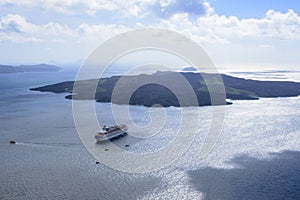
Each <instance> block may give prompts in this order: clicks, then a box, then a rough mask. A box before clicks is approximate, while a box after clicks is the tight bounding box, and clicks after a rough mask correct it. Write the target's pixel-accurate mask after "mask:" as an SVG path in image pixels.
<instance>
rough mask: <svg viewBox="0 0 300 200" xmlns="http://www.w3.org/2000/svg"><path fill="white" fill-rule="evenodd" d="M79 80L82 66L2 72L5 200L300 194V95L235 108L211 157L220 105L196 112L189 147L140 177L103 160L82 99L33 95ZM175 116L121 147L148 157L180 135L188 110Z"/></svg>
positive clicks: (0, 187) (136, 115) (135, 109)
mask: <svg viewBox="0 0 300 200" xmlns="http://www.w3.org/2000/svg"><path fill="white" fill-rule="evenodd" d="M74 76H75V72H74V71H67V72H66V71H63V72H53V73H26V74H25V73H24V74H9V75H0V91H1V92H0V99H1V101H0V119H1V130H0V161H1V164H0V181H1V184H0V199H22V200H24V199H225V200H227V199H228V200H229V199H298V198H299V197H300V170H299V169H300V109H299V108H300V101H299V100H300V97H293V98H276V99H261V100H258V101H234V104H233V105H231V106H226V107H225V109H226V117H225V121H224V126H223V131H222V134H221V136H220V138H219V140H218V142H217V144H216V145H215V147H214V149H213V150H212V151H211V153H210V154H208V156H207V157H206V158H205V159H199V156H198V152H199V146H201V145H202V144H203V138H204V137H205V133H206V132H207V129H208V128H209V122H210V121H209V120H210V117H209V116H210V112H211V108H210V107H201V108H191V109H190V112H191V115H190V121H191V122H194V121H195V120H196V119H195V118H194V115H193V113H195V112H201V113H202V115H201V116H202V118H201V123H202V126H201V128H200V129H199V134H198V135H197V136H196V137H195V139H194V141H193V143H192V145H191V146H190V148H189V149H188V151H187V152H186V153H185V154H184V155H183V156H182V157H181V158H180V159H178V160H177V161H176V162H175V163H173V164H172V165H170V166H168V167H166V168H164V169H161V170H158V171H154V172H150V173H142V174H132V173H125V172H120V171H117V170H114V169H111V168H109V167H107V166H105V165H103V164H101V163H100V164H95V161H96V160H95V158H93V157H92V156H91V155H90V154H89V153H88V152H87V150H86V149H85V148H84V146H83V145H82V143H81V142H80V140H79V137H78V134H77V132H76V129H75V125H74V122H73V115H72V103H71V101H69V100H65V99H64V94H52V93H39V92H31V91H29V88H30V87H35V86H40V85H44V84H50V83H56V82H60V81H65V80H72V79H73V78H74ZM299 80H300V79H299ZM110 106H111V105H110V104H103V103H97V104H96V111H97V115H98V118H99V120H100V121H102V122H105V123H109V122H110V121H112V120H113V119H112V116H111V115H109V114H107V113H105V111H106V110H109V109H110ZM157 109H163V108H157ZM152 111H157V110H149V109H148V108H145V107H139V106H131V107H130V113H131V116H132V120H133V121H134V122H136V123H137V124H141V125H146V124H148V123H150V118H149V112H152ZM166 113H167V115H166V116H167V123H166V124H167V125H166V127H167V130H169V131H166V132H165V133H164V134H160V135H157V136H156V137H154V138H151V139H148V140H133V139H131V138H130V137H127V136H126V137H123V138H121V139H119V140H116V141H114V143H115V144H117V145H120V146H124V144H129V145H130V146H129V147H128V149H127V150H128V151H132V152H138V153H139V152H145V151H156V150H159V149H160V148H162V147H163V146H164V145H165V144H167V143H168V142H170V141H171V140H172V137H173V135H172V134H173V132H172V127H177V125H178V123H179V122H178V118H179V115H180V108H173V107H171V108H167V110H166ZM170 130H171V131H170ZM10 140H15V141H17V144H16V145H12V144H9V141H10ZM92 140H93V138H92Z"/></svg>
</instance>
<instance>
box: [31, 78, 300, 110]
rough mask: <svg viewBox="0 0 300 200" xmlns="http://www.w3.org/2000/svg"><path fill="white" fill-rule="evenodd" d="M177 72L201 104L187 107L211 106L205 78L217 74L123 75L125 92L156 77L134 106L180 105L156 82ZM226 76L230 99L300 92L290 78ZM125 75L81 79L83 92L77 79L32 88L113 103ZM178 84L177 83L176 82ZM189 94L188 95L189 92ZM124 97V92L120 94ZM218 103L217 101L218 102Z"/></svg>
mask: <svg viewBox="0 0 300 200" xmlns="http://www.w3.org/2000/svg"><path fill="white" fill-rule="evenodd" d="M176 73H180V74H182V76H183V77H184V78H185V79H186V80H187V81H188V82H189V84H190V85H191V87H192V89H193V90H194V92H195V94H196V96H197V99H198V103H197V105H184V106H208V105H211V104H212V103H211V99H210V94H209V91H208V88H207V85H206V84H205V81H204V80H214V79H213V78H214V76H216V75H215V74H206V73H195V72H156V73H154V74H152V75H146V74H141V75H136V76H123V77H122V80H123V81H125V83H126V84H123V85H122V91H124V94H125V93H126V92H128V90H129V88H130V85H131V84H132V83H135V82H136V81H143V80H154V81H153V82H154V83H151V84H146V85H143V86H141V87H139V88H138V89H137V90H136V91H135V92H134V93H133V94H132V96H131V98H130V101H129V104H130V105H144V106H147V107H150V106H153V105H155V104H160V105H161V106H164V107H168V106H180V104H179V102H178V99H177V97H176V96H175V94H174V93H172V92H171V91H170V90H169V89H168V88H166V87H164V86H162V85H159V84H155V82H157V81H156V80H159V79H163V80H173V78H174V75H175V74H176ZM220 76H221V77H222V79H223V82H224V85H225V90H226V99H231V100H257V99H259V98H260V97H292V96H298V95H300V83H297V82H289V81H285V82H283V81H256V80H249V79H243V78H236V77H232V76H228V75H225V74H221V75H220ZM120 78H121V76H112V77H109V78H101V79H100V80H98V79H92V80H82V81H78V82H77V84H78V86H79V87H78V88H80V89H79V91H76V94H73V85H74V81H67V82H61V83H57V84H53V85H46V86H42V87H38V88H32V89H31V90H34V91H41V92H54V93H72V94H69V95H67V96H66V97H65V98H66V99H75V100H96V101H97V102H111V101H112V98H111V97H112V92H113V90H114V88H115V86H116V84H117V82H118V81H119V80H120ZM93 84H97V89H96V93H95V94H94V95H91V94H90V93H89V91H90V89H91V85H93ZM174 84H176V82H175V83H174ZM180 95H185V91H181V94H180ZM187 95H188V94H187ZM120 96H122V95H120ZM226 99H225V98H224V99H222V100H221V101H219V102H218V103H217V104H218V105H225V104H230V102H227V101H226ZM113 103H116V104H128V102H126V101H125V100H124V99H122V98H121V97H120V98H116V99H113ZM214 105H215V104H214Z"/></svg>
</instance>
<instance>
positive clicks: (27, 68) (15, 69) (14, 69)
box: [0, 64, 61, 74]
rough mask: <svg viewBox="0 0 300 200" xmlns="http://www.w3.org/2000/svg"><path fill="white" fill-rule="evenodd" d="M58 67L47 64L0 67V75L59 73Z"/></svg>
mask: <svg viewBox="0 0 300 200" xmlns="http://www.w3.org/2000/svg"><path fill="white" fill-rule="evenodd" d="M59 70H61V68H60V67H58V66H55V65H48V64H37V65H18V66H12V65H0V74H8V73H24V72H52V71H59Z"/></svg>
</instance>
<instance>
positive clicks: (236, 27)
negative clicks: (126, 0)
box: [0, 0, 300, 43]
mask: <svg viewBox="0 0 300 200" xmlns="http://www.w3.org/2000/svg"><path fill="white" fill-rule="evenodd" d="M0 1H1V0H0ZM8 1H9V0H6V2H8ZM2 2H3V1H2ZM29 2H31V1H24V3H27V4H28V5H29V4H30V3H29ZM54 2H56V1H54ZM68 2H69V4H72V5H73V4H74V2H77V1H75V0H69V1H65V3H64V4H67V3H68ZM87 2H90V3H93V2H95V1H93V0H91V1H87ZM132 2H135V1H132ZM156 3H157V0H147V1H144V3H143V5H145V4H147V5H153V4H156ZM160 4H161V5H163V6H168V5H170V4H171V3H170V1H161V2H160ZM30 5H31V4H30ZM143 5H142V4H140V6H143ZM204 5H205V7H206V8H205V9H206V10H207V13H206V15H204V16H200V17H199V18H198V19H191V17H190V14H188V13H176V14H172V15H171V16H170V17H169V18H166V19H160V20H159V22H157V23H155V24H144V23H143V24H141V23H137V24H136V25H132V26H123V25H117V24H93V25H91V24H87V23H83V24H79V25H78V26H77V27H75V28H70V27H69V26H67V25H64V24H60V23H56V22H48V23H46V24H42V25H38V24H34V23H31V22H28V21H27V20H26V18H24V17H23V16H20V15H18V14H8V15H6V16H4V17H2V18H1V21H0V32H2V34H1V35H2V40H4V39H3V38H10V39H9V40H11V39H12V38H13V37H14V36H17V35H19V36H22V37H23V38H26V37H27V38H36V39H37V40H36V41H39V42H40V41H43V40H46V41H49V39H51V40H52V41H60V42H62V41H63V40H73V41H76V42H78V41H97V42H101V41H103V40H104V39H107V38H108V37H111V36H112V35H115V34H118V33H122V32H124V31H127V30H132V29H135V28H141V27H158V28H167V29H171V30H175V31H179V32H181V33H183V34H185V35H186V36H188V37H190V38H192V39H194V40H196V41H197V42H209V43H230V42H231V41H235V40H236V39H241V40H244V39H248V38H250V39H251V38H254V39H257V40H265V39H270V40H300V16H299V15H298V14H297V13H295V12H294V11H293V10H288V11H287V12H286V13H281V12H276V11H273V10H270V11H268V12H267V13H266V15H265V17H263V18H260V19H255V18H250V19H238V18H237V17H234V16H230V17H226V16H223V15H218V14H216V13H214V10H213V8H211V7H210V5H209V3H207V2H206V3H205V4H204ZM130 12H135V11H130ZM4 34H5V35H6V37H4V36H3V35H4ZM8 36H9V37H8ZM16 40H17V39H16ZM17 41H20V42H26V41H27V40H24V39H21V40H20V39H19V40H17ZM29 41H31V42H32V41H35V40H34V39H31V40H29Z"/></svg>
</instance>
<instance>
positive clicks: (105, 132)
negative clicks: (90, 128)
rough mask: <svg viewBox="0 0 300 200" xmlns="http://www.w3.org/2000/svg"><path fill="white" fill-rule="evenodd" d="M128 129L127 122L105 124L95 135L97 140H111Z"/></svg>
mask: <svg viewBox="0 0 300 200" xmlns="http://www.w3.org/2000/svg"><path fill="white" fill-rule="evenodd" d="M127 130H128V128H127V126H126V125H125V124H122V125H114V126H105V125H104V126H103V127H102V130H101V131H99V132H98V133H97V135H95V139H96V140H97V142H101V141H106V140H110V139H113V138H116V137H119V136H122V135H125V134H126V131H127Z"/></svg>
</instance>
